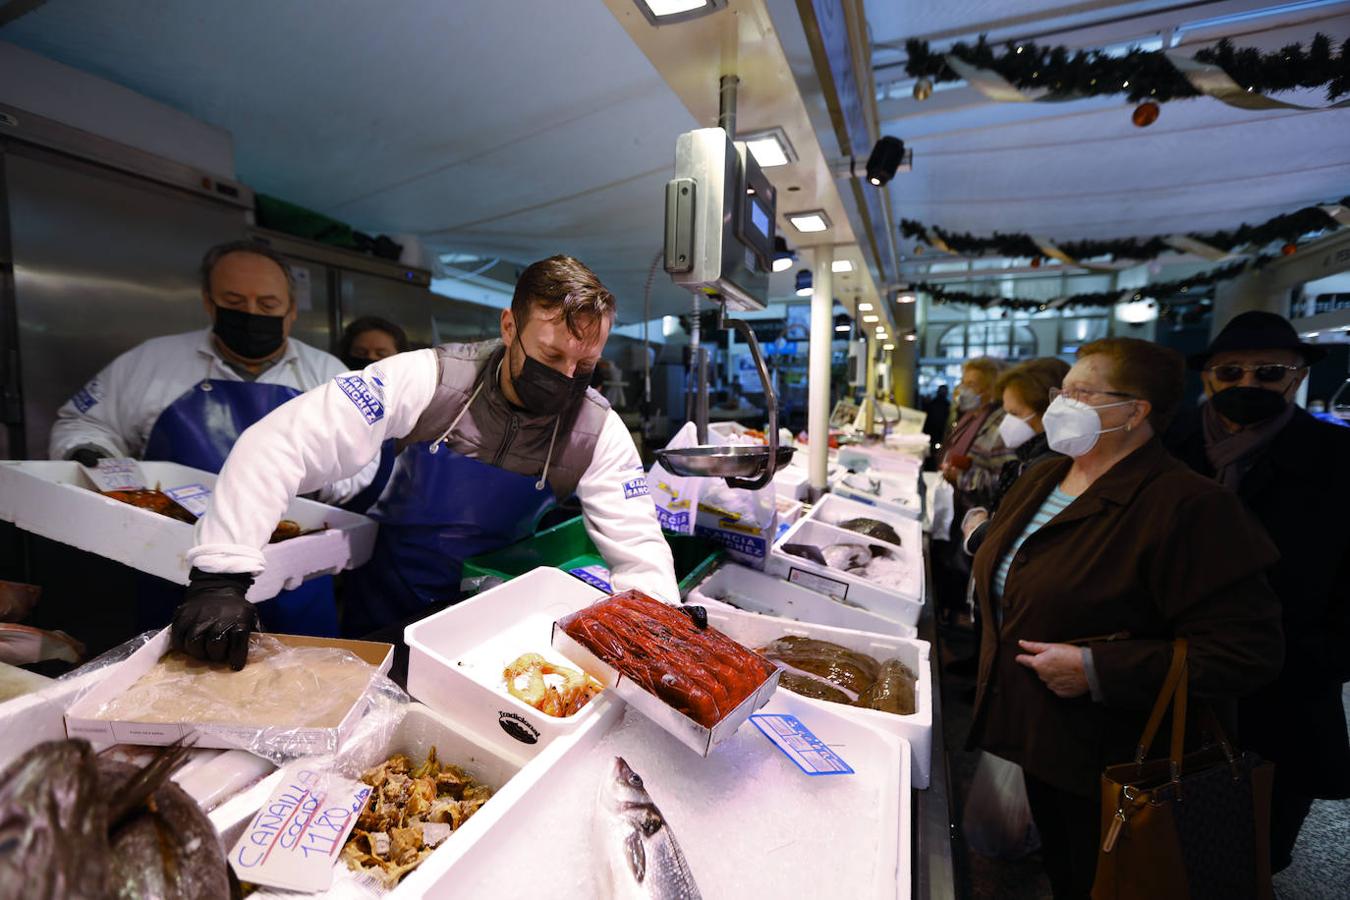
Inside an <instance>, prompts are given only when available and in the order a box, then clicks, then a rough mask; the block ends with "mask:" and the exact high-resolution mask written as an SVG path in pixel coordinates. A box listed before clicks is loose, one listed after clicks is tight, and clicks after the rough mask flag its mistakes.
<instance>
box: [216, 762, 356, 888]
mask: <svg viewBox="0 0 1350 900" xmlns="http://www.w3.org/2000/svg"><path fill="white" fill-rule="evenodd" d="M282 775H283V777H282V780H281V785H280V786H279V787H278V788H277V789H276V790H275V791H273V792H272V796H271V797H269V798H268V799H267V802H266V803H264V804H263V807H262V809H260V810H259V811H258V814H257V815H256V816H254V817H253V821H251V822H249V824H248V827H247V828H246V829H245V830H244V834H243V836H241V837H240V838H239V841H238V842H237V843H236V844H235V845H234V849H232V850H231V851H230V865H231V866H232V867H233V868H234V874H235V875H237V876H239V880H240V881H247V882H250V883H251V884H265V885H268V886H270V887H278V888H284V889H285V890H290V891H306V892H314V891H322V890H327V888H328V887H329V885H331V884H332V883H333V866H334V865H335V864H336V863H337V860H338V853H339V851H341V850H342V845H343V844H344V843H345V842H346V840H347V835H348V834H350V833H351V830H352V828H353V826H355V825H356V819H357V817H358V816H360V814H361V811H362V810H363V809H365V807H366V803H367V801H369V800H370V793H371V790H372V788H371V787H370V785H368V784H362V783H361V782H359V781H353V780H351V779H350V778H343V777H342V776H340V775H337V774H335V773H333V772H328V771H323V770H320V769H310V768H306V767H305V766H304V765H303V764H300V763H297V764H294V765H292V766H290V767H288V768H287V769H285V770H284V771H283V773H282Z"/></svg>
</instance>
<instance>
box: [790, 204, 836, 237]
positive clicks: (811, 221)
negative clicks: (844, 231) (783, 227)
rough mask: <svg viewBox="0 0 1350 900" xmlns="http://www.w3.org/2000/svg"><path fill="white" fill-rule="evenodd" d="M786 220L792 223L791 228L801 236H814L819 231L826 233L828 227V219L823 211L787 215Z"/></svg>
mask: <svg viewBox="0 0 1350 900" xmlns="http://www.w3.org/2000/svg"><path fill="white" fill-rule="evenodd" d="M787 220H788V221H789V222H791V223H792V227H793V228H795V229H797V230H798V231H800V232H802V233H803V234H815V233H817V232H821V231H827V230H828V229H829V227H830V217H829V216H827V215H825V210H823V209H810V210H807V211H806V212H799V213H788V214H787Z"/></svg>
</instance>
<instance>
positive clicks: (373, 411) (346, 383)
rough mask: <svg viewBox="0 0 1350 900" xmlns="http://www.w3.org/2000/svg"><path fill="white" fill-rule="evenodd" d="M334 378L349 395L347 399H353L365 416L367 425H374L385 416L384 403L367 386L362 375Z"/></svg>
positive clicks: (343, 391) (353, 403)
mask: <svg viewBox="0 0 1350 900" xmlns="http://www.w3.org/2000/svg"><path fill="white" fill-rule="evenodd" d="M334 380H335V381H336V382H337V386H338V387H340V388H342V393H344V394H346V395H347V399H348V400H351V401H352V405H354V406H355V407H356V408H357V409H358V410H359V411H360V412H361V415H362V416H364V417H365V420H366V424H367V425H374V424H375V423H376V422H378V421H380V420H381V419H383V418H384V404H383V403H381V402H380V400H379V398H378V397H376V396H375V394H374V393H373V392H372V391H371V390H370V388H369V387H367V386H366V383H365V381H364V380H363V379H362V378H361V376H360V375H339V376H338V377H337V378H336V379H334Z"/></svg>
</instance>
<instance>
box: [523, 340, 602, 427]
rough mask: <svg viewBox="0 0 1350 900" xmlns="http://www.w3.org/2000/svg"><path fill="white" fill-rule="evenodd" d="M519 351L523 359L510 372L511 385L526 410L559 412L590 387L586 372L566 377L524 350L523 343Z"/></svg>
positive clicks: (539, 414)
mask: <svg viewBox="0 0 1350 900" xmlns="http://www.w3.org/2000/svg"><path fill="white" fill-rule="evenodd" d="M517 341H519V338H517ZM520 352H521V354H522V355H523V356H524V357H525V362H524V364H522V365H521V367H520V374H518V375H512V377H511V384H512V385H513V386H514V387H515V389H516V396H518V397H520V402H521V405H522V406H524V407H525V410H526V411H527V412H531V413H534V414H535V415H537V416H543V415H549V414H551V413H559V412H562V411H563V410H565V409H567V407H569V406H571V405H572V403H573V402H575V401H576V400H577V398H579V397H580V396H581V395H582V394H584V393H586V388H587V387H589V386H590V382H591V373H590V372H579V373H578V374H577V376H576V377H573V378H569V377H568V376H566V375H564V374H563V373H561V372H559V371H558V370H557V369H554V368H552V367H550V366H546V365H544V364H543V363H541V362H540V361H539V360H537V359H535V358H534V357H533V356H530V354H528V353H526V352H525V345H524V344H523V343H522V344H521V345H520Z"/></svg>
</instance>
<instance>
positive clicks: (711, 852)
mask: <svg viewBox="0 0 1350 900" xmlns="http://www.w3.org/2000/svg"><path fill="white" fill-rule="evenodd" d="M760 712H762V713H785V714H789V715H794V716H797V717H798V718H799V719H800V720H801V721H802V722H803V724H805V725H806V726H807V727H808V728H810V729H811V730H812V732H813V733H815V734H816V736H817V737H819V738H820V739H821V740H822V741H823V742H824V743H826V744H827V745H829V746H830V747H831V748H832V749H834V750H835V752H837V753H838V754H839V755H840V756H841V757H842V758H843V759H844V760H845V761H846V762H847V763H848V764H849V765H850V766H851V767H852V768H853V769H854V770H855V772H856V774H854V775H826V776H816V777H811V776H809V775H806V774H805V773H802V772H801V771H800V770H798V769H797V768H796V766H795V765H794V764H793V763H792V762H790V761H789V760H788V759H787V757H785V756H784V755H783V754H782V753H781V752H780V751H779V750H778V749H777V748H776V747H774V746H773V745H772V744H770V743H769V741H768V740H767V739H766V738H765V737H764V736H763V735H762V734H760V733H759V730H758V729H757V728H755V727H754V726H751V725H747V726H745V727H742V728H741V729H740V731H739V732H737V734H736V736H735V738H734V739H733V740H732V741H730V742H728V743H727V744H724V745H722V746H720V747H718V748H717V749H715V750H714V751H713V753H712V755H711V756H708V757H707V758H701V757H699V756H698V755H697V754H696V753H694V752H693V751H691V750H689V749H688V748H686V747H684V746H683V745H681V744H679V743H678V742H677V740H676V738H674V737H672V736H670V735H668V734H666V733H665V732H663V731H661V730H660V729H659V727H658V726H656V725H655V724H653V723H651V722H650V721H648V720H646V719H645V718H643V717H642V716H640V715H638V714H637V713H635V712H633V711H632V710H629V711H628V712H627V713H626V715H625V716H624V717H622V719H621V720H619V721H617V722H616V723H614V724H613V725H607V726H606V727H605V728H604V729H599V728H589V729H587V730H586V731H585V732H580V733H578V734H576V735H572V736H569V737H568V738H565V739H564V740H562V741H558V742H555V743H554V744H553V745H552V746H550V748H549V751H550V752H552V751H555V750H557V749H559V748H561V747H563V746H568V747H569V752H567V753H566V754H564V755H562V756H561V758H560V759H559V761H558V764H557V765H556V766H555V767H553V769H551V770H544V769H542V768H539V767H538V766H533V767H532V768H533V771H532V772H530V773H529V774H528V777H529V778H530V779H531V780H532V781H533V782H534V783H533V785H532V787H531V789H530V790H529V791H528V792H527V793H525V794H524V800H523V801H522V802H518V803H516V804H515V805H514V806H512V807H511V808H509V809H506V810H505V811H504V812H503V813H502V817H501V818H500V819H499V820H498V822H497V827H496V828H495V829H494V839H493V840H487V841H480V842H479V843H478V844H477V846H475V848H474V851H473V853H471V854H469V855H468V856H466V857H464V858H463V859H461V860H460V862H459V865H458V866H456V868H455V870H454V871H453V872H451V873H447V874H446V875H444V876H441V877H439V878H436V880H433V877H434V876H433V873H432V872H431V871H428V870H427V868H426V866H425V865H424V866H423V867H422V869H421V870H419V871H418V872H417V873H415V875H414V877H420V880H419V882H418V886H419V887H425V888H428V889H432V888H434V889H435V891H436V893H431V892H430V890H429V893H428V896H454V897H503V898H507V897H510V898H515V897H548V898H552V900H594V898H597V897H604V896H607V893H606V889H605V885H604V882H603V880H602V879H603V873H604V872H605V870H606V866H607V863H606V859H605V854H606V853H608V852H610V851H611V850H612V849H613V848H611V847H609V846H608V845H607V844H602V843H601V837H600V836H599V835H600V834H603V830H602V829H599V828H597V827H596V816H597V815H600V814H601V813H600V811H599V809H598V804H597V801H596V796H597V792H598V787H599V783H600V779H601V778H602V777H605V774H606V772H607V771H608V770H609V768H610V767H611V766H612V760H613V757H614V756H615V755H621V756H623V758H624V759H625V760H626V761H627V762H628V763H629V764H630V765H631V766H632V768H633V770H634V771H636V772H637V773H638V774H639V775H641V776H642V777H643V779H644V781H645V782H646V787H647V789H648V791H649V792H650V793H651V795H652V799H653V800H654V802H655V803H656V805H657V807H658V808H659V809H660V810H661V813H662V815H663V817H664V819H665V821H666V825H667V827H669V828H670V830H671V833H672V834H673V835H674V837H675V839H676V840H677V841H678V842H679V844H680V847H681V849H682V850H683V852H684V855H685V857H686V859H687V860H688V862H689V866H690V869H691V870H692V872H693V875H694V879H695V881H696V882H697V884H698V887H699V890H700V892H701V894H702V895H703V896H704V897H706V898H710V900H711V898H722V897H819V898H845V897H847V898H850V900H854V898H857V900H892V898H898V900H908V898H909V897H910V885H911V881H912V877H913V876H912V849H911V848H912V838H911V819H910V816H911V813H910V804H911V800H912V791H911V783H910V773H911V768H910V755H911V754H910V751H909V748H908V747H907V746H906V745H905V741H904V740H903V739H901V738H899V737H897V736H895V735H894V734H893V733H888V732H883V731H881V730H879V729H875V728H872V727H870V726H867V725H864V724H862V723H861V722H859V721H858V720H857V719H856V718H850V717H847V716H841V715H837V714H835V713H834V712H833V711H831V710H830V709H828V708H826V705H824V704H814V703H808V702H806V698H804V697H798V696H797V695H795V694H790V693H788V692H786V691H780V692H778V693H777V694H775V695H774V697H773V699H772V700H771V701H770V702H769V704H768V705H767V706H766V707H764V709H762V710H760ZM569 745H570V746H569ZM537 762H538V760H536V763H537ZM526 778H527V773H526V772H521V774H520V775H518V776H517V777H516V779H515V780H514V781H513V785H514V784H516V783H518V782H522V781H523V780H525V779H526ZM844 796H848V797H849V798H850V799H852V798H855V797H856V798H857V800H856V802H852V803H841V801H840V799H839V798H841V797H844ZM860 809H861V810H862V811H861V812H860V811H859V810H860ZM470 821H471V822H472V820H470ZM863 821H865V822H866V823H867V824H868V825H872V824H875V827H876V832H874V833H872V834H867V835H861V836H860V835H858V834H857V832H858V830H859V828H860V825H859V823H860V822H863ZM598 833H599V834H598ZM850 837H853V838H856V839H858V840H866V841H868V842H869V843H868V845H867V846H865V847H858V846H854V845H853V841H852V840H851V839H850ZM495 838H500V839H495ZM433 859H434V857H433ZM428 862H430V860H429V861H428Z"/></svg>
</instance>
